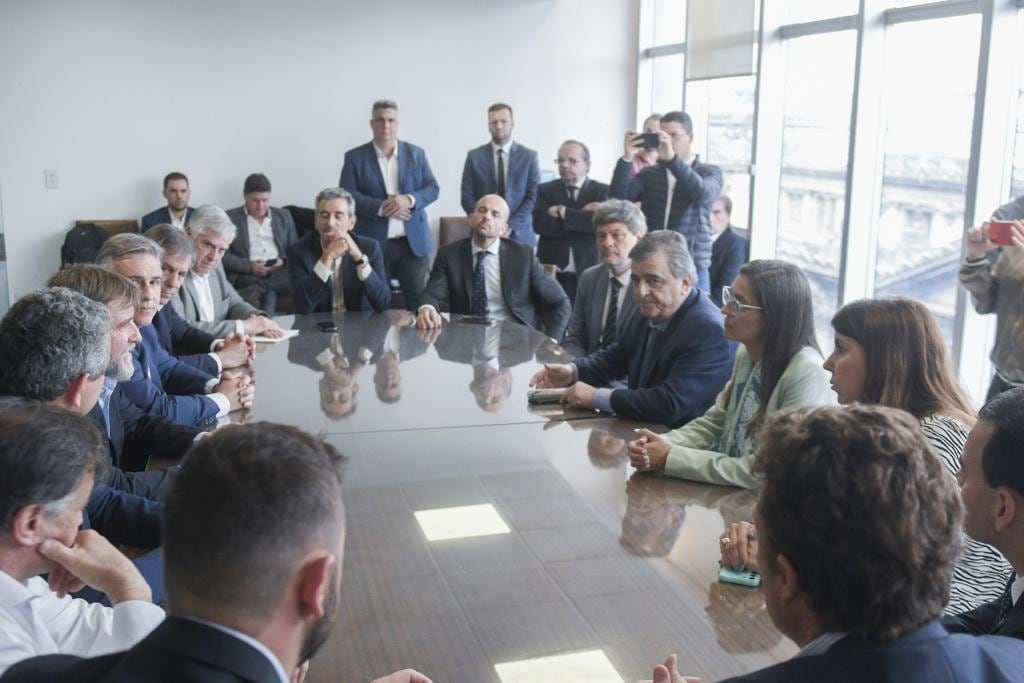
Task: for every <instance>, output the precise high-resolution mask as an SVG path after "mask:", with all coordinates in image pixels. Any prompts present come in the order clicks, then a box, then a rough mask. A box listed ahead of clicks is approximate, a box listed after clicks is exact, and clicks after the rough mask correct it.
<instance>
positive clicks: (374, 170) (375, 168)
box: [366, 141, 402, 196]
mask: <svg viewBox="0 0 1024 683" xmlns="http://www.w3.org/2000/svg"><path fill="white" fill-rule="evenodd" d="M399 144H401V143H399ZM395 154H398V150H397V149H396V150H395ZM366 156H367V158H368V163H369V165H370V173H371V174H373V177H375V178H376V179H377V182H379V183H380V189H381V196H386V195H387V193H388V184H387V183H386V182H385V181H384V173H383V172H381V170H380V161H379V160H378V159H377V148H376V147H374V145H373V142H372V141H371V142H368V143H367V144H366ZM399 161H401V160H399ZM398 182H399V185H401V182H402V166H401V163H399V166H398Z"/></svg>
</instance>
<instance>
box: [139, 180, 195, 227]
mask: <svg viewBox="0 0 1024 683" xmlns="http://www.w3.org/2000/svg"><path fill="white" fill-rule="evenodd" d="M191 194H192V190H191V189H190V188H189V186H188V178H186V177H185V174H184V173H179V172H177V171H172V172H170V173H168V174H167V175H165V176H164V199H166V200H167V206H161V207H160V208H159V209H156V210H155V211H150V212H149V213H147V214H146V215H145V216H143V217H142V221H141V226H142V227H141V229H140V232H146V231H147V230H149V229H150V228H152V227H153V226H154V225H159V224H161V223H170V224H171V225H173V226H174V227H176V228H180V229H182V230H184V229H185V226H186V225H188V219H189V218H191V217H192V211H193V210H194V209H193V208H192V207H191V206H189V205H188V198H189V196H190V195H191Z"/></svg>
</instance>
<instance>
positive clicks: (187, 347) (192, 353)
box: [153, 303, 220, 375]
mask: <svg viewBox="0 0 1024 683" xmlns="http://www.w3.org/2000/svg"><path fill="white" fill-rule="evenodd" d="M153 330H154V331H155V332H156V337H157V339H158V340H159V342H160V346H161V347H162V348H163V350H164V351H166V352H167V353H169V354H171V355H172V356H176V357H177V358H178V360H180V361H181V362H182V363H185V364H187V365H191V366H192V367H194V368H198V369H200V370H202V371H203V372H206V373H209V374H210V375H216V374H218V373H219V372H220V364H218V363H217V361H215V360H214V359H213V358H211V357H210V350H211V349H212V348H213V343H214V342H215V341H217V338H216V337H214V336H213V335H212V334H210V333H209V332H206V331H205V330H201V329H199V328H198V327H195V326H193V325H189V324H188V323H187V322H185V319H184V318H182V317H181V316H180V315H178V314H177V313H175V312H174V307H173V306H171V304H169V303H168V304H167V305H166V306H164V307H163V308H161V309H160V310H159V311H157V314H156V315H155V316H153Z"/></svg>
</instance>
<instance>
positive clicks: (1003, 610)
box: [991, 574, 1016, 633]
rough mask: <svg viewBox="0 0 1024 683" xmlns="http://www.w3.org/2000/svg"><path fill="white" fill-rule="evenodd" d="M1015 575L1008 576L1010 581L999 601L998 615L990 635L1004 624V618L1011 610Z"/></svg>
mask: <svg viewBox="0 0 1024 683" xmlns="http://www.w3.org/2000/svg"><path fill="white" fill-rule="evenodd" d="M1015 577H1016V574H1010V580H1009V582H1008V583H1007V584H1006V590H1005V591H1003V596H1002V597H1001V598H1000V599H999V614H998V615H997V617H996V623H995V626H994V627H993V629H992V631H991V633H995V632H996V631H998V630H999V629H1000V627H1002V625H1003V624H1004V623H1006V617H1007V616H1009V614H1010V610H1011V609H1013V580H1014V578H1015Z"/></svg>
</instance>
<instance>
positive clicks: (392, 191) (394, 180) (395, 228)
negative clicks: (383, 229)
mask: <svg viewBox="0 0 1024 683" xmlns="http://www.w3.org/2000/svg"><path fill="white" fill-rule="evenodd" d="M373 151H374V152H376V153H377V165H379V166H380V174H381V176H383V178H384V189H385V191H386V192H387V193H388V196H389V197H390V196H393V195H396V194H398V141H397V140H395V148H394V149H393V150H392V151H391V156H390V157H389V156H386V155H385V154H384V152H383V151H382V150H381V148H380V147H378V146H377V145H376V144H374V145H373ZM395 237H405V221H403V220H401V219H400V218H389V219H388V239H393V238H395Z"/></svg>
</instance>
